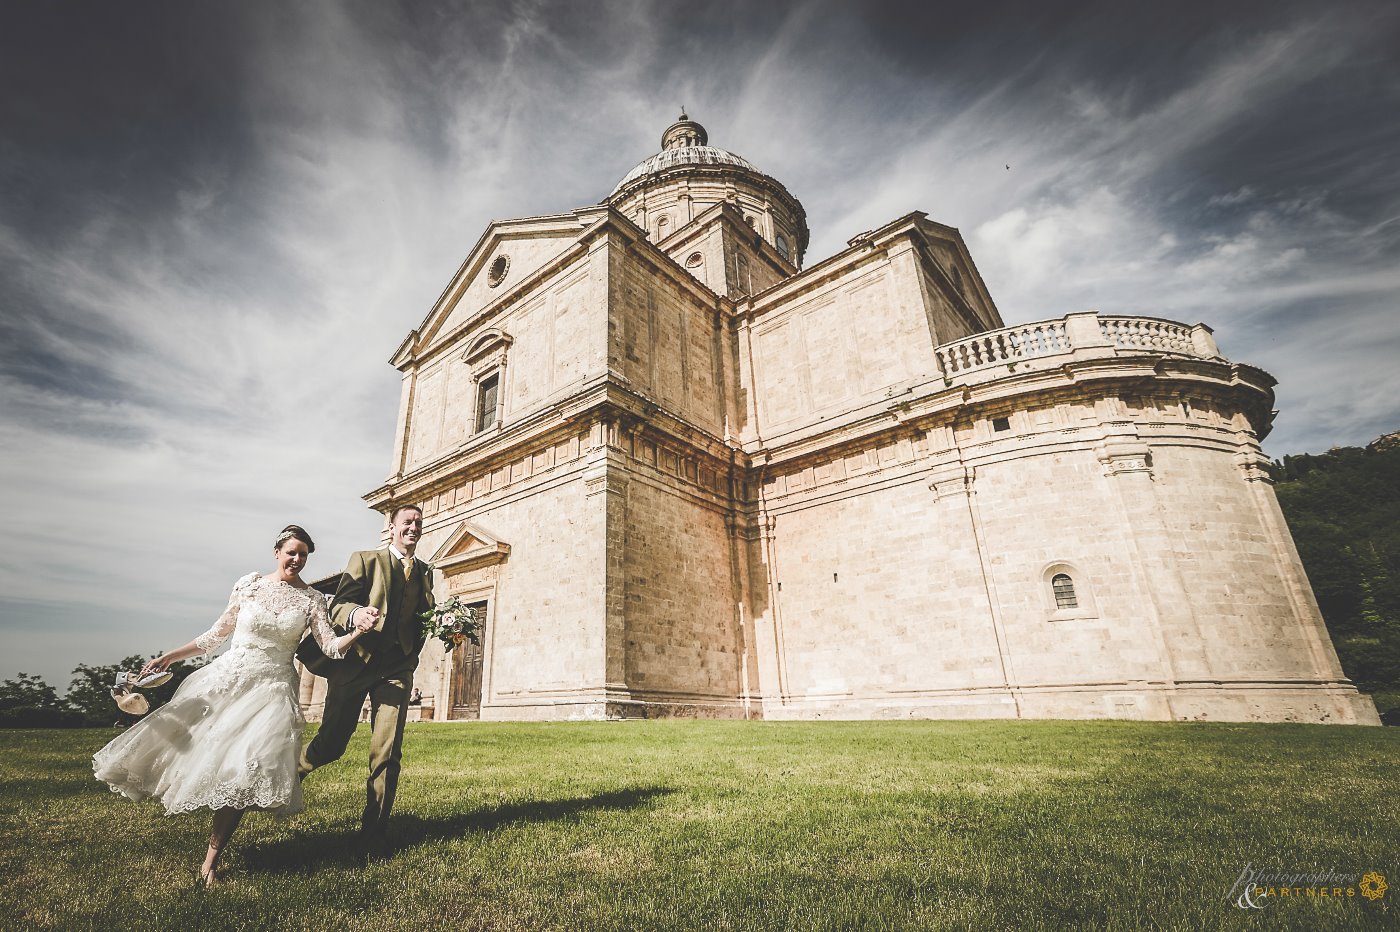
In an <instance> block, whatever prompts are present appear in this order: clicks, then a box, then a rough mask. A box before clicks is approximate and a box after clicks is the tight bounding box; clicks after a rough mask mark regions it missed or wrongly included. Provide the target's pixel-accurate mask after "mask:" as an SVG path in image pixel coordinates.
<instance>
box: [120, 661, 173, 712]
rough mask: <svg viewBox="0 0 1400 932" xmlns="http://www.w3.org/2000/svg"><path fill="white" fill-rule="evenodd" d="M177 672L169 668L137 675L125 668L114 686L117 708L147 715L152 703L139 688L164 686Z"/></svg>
mask: <svg viewBox="0 0 1400 932" xmlns="http://www.w3.org/2000/svg"><path fill="white" fill-rule="evenodd" d="M174 675H175V674H173V673H171V672H170V671H169V670H163V671H160V672H158V673H148V674H147V675H145V676H137V675H136V674H135V673H128V672H126V671H125V670H123V671H121V672H120V673H118V674H117V683H116V685H115V686H113V687H112V698H113V699H115V700H117V708H119V709H121V710H122V711H123V712H127V713H129V714H131V715H145V714H146V713H147V712H149V711H150V709H151V704H150V703H149V702H147V701H146V697H145V696H143V695H141V694H140V693H138V692H134V690H137V689H155V688H156V687H157V686H164V685H165V684H166V683H168V682H170V678H171V677H172V676H174Z"/></svg>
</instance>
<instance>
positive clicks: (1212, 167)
mask: <svg viewBox="0 0 1400 932" xmlns="http://www.w3.org/2000/svg"><path fill="white" fill-rule="evenodd" d="M1398 30H1400V8H1397V7H1396V6H1395V5H1394V4H1381V3H1362V2H1349V3H1333V4H1326V5H1320V4H1315V3H1280V2H1270V3H1259V2H1249V3H1241V2H1232V3H1227V4H1222V3H1211V4H1206V3H1123V2H1111V3H1110V2H1099V3H1045V2H1024V3H1009V2H999V3H942V2H908V3H834V2H828V3H748V2H744V3H738V2H735V3H689V4H679V3H644V2H635V3H575V2H567V3H427V2H402V3H389V2H372V0H361V2H332V0H321V2H298V3H274V2H241V3H199V2H195V3H190V2H180V3H176V2H169V3H154V2H123V3H107V2H90V3H79V4H74V3H32V4H10V5H7V6H5V7H3V8H0V393H3V402H4V403H3V405H0V445H3V447H4V449H5V450H6V451H7V456H6V457H5V458H3V459H2V460H0V488H4V489H5V494H6V498H5V499H4V501H3V506H2V507H3V510H4V511H5V512H6V514H7V515H9V516H10V517H11V518H12V520H14V521H16V522H18V523H19V524H21V525H22V526H24V527H25V528H27V529H32V530H31V531H30V532H28V533H27V535H26V538H25V542H26V544H27V545H28V547H30V548H37V549H38V550H40V551H42V552H44V553H56V554H62V559H61V560H55V561H48V562H46V563H44V565H42V566H35V565H34V561H33V560H32V559H31V558H30V556H29V555H28V554H27V553H20V552H13V553H6V554H0V590H2V591H3V592H4V594H5V601H3V602H0V635H4V634H6V633H7V632H15V631H18V630H20V627H22V626H25V625H28V626H29V627H27V628H25V630H26V634H25V635H24V637H23V638H22V639H21V643H19V644H18V646H17V648H16V650H15V651H14V653H13V655H12V656H11V657H9V658H8V659H7V661H6V664H7V666H6V667H5V669H0V675H9V674H10V673H12V672H13V671H14V670H16V669H22V668H27V669H34V670H37V671H38V672H46V673H50V674H52V675H51V681H53V682H56V683H60V684H61V683H64V682H66V673H67V670H69V669H71V667H72V665H73V663H74V662H79V661H93V662H98V661H103V660H111V659H115V658H116V657H119V656H122V655H124V654H126V653H131V652H132V651H139V650H150V649H153V648H154V647H155V646H157V644H156V643H152V642H158V643H159V644H166V645H168V644H169V643H173V642H175V640H176V639H180V638H187V637H188V636H189V635H190V634H192V633H194V632H195V631H196V630H198V627H199V625H201V624H204V623H205V622H207V619H208V617H212V616H210V615H209V612H211V611H212V612H214V613H217V610H218V609H219V608H221V607H222V604H221V599H222V597H223V596H224V595H225V594H226V592H227V589H228V586H229V585H230V584H231V582H232V580H233V579H235V578H237V577H238V576H241V575H243V574H244V573H246V572H248V571H249V570H251V569H254V568H257V565H256V561H257V558H258V554H261V553H262V552H263V551H264V550H266V532H267V528H268V527H280V526H281V525H283V524H286V523H288V522H289V521H297V522H299V523H303V524H305V525H307V526H308V527H310V528H311V530H312V531H313V533H314V534H315V536H316V537H317V540H318V542H320V543H321V547H320V550H319V552H318V556H322V555H323V556H322V558H323V560H324V562H325V564H326V565H325V566H319V565H318V567H317V571H318V572H319V571H320V570H324V571H325V572H330V571H332V570H334V569H336V567H335V566H333V565H331V564H334V563H336V562H337V560H338V559H339V557H340V555H343V554H344V552H345V551H347V550H349V549H352V548H355V547H358V546H362V545H364V544H365V543H367V542H368V541H369V540H371V539H372V538H373V536H374V533H375V532H376V529H377V526H378V523H377V520H376V519H375V517H374V516H373V515H369V514H367V513H366V512H365V511H364V509H363V505H362V503H361V502H360V501H359V496H360V495H361V494H362V493H364V492H365V491H367V490H368V489H370V488H373V487H374V486H375V485H376V484H378V483H379V482H380V481H381V479H382V477H383V475H384V471H385V468H386V466H387V464H388V459H389V453H388V450H389V446H390V441H391V439H392V438H391V434H392V431H393V426H394V420H395V413H396V409H397V402H398V378H397V373H395V372H394V371H393V370H392V369H390V368H389V367H388V366H386V365H385V364H384V360H385V358H386V357H387V356H388V355H389V353H390V352H392V351H393V348H394V347H395V346H397V345H398V343H399V341H400V340H401V339H402V338H403V335H404V334H405V333H406V332H407V331H408V330H409V329H410V328H412V327H414V326H416V325H417V324H418V322H419V321H420V320H421V319H422V317H423V315H424V314H425V313H426V312H427V310H428V308H429V307H430V306H431V305H432V302H433V301H434V300H435V299H436V298H437V296H438V294H439V293H440V292H441V289H442V287H443V285H444V284H445V282H446V281H447V279H448V277H449V276H450V275H451V274H452V271H453V270H454V269H455V268H456V267H457V265H458V263H460V261H461V259H462V257H463V256H464V255H465V253H466V251H467V250H468V249H469V248H470V247H471V245H472V243H473V242H475V241H476V239H477V237H478V236H479V235H480V234H481V231H482V230H483V228H484V227H485V225H486V223H487V222H488V221H489V220H490V219H491V218H509V217H519V216H527V215H533V214H543V213H554V212H558V211H562V210H567V209H569V208H572V207H577V206H582V205H587V204H593V203H597V202H598V201H599V200H600V199H601V198H603V197H604V196H606V194H607V193H608V191H609V190H611V188H612V186H613V185H614V184H615V183H616V181H617V180H618V179H619V178H620V177H621V176H622V175H623V174H625V173H626V172H627V171H628V170H629V169H630V168H631V167H632V166H633V165H635V164H636V163H637V162H638V161H640V160H641V159H642V158H644V157H646V156H647V155H649V154H651V153H652V152H654V151H655V150H656V148H657V147H658V143H659V136H660V133H661V130H662V129H663V128H664V126H665V125H666V124H667V123H668V122H669V121H670V120H672V119H674V117H675V115H676V112H677V109H678V108H679V107H680V106H682V105H684V106H686V107H687V108H688V109H689V112H690V114H691V115H692V116H693V117H695V118H697V119H699V120H700V121H701V122H703V123H704V124H705V125H706V126H707V127H708V129H709V131H710V137H711V141H712V143H713V144H715V145H718V146H722V147H724V148H728V149H732V150H733V151H735V152H738V153H739V154H741V155H743V156H745V157H746V158H749V159H751V160H752V161H753V162H754V163H755V164H757V165H758V166H759V167H760V168H761V169H763V170H765V171H767V172H769V173H771V174H773V175H774V176H775V177H777V178H778V179H779V180H781V181H782V182H783V183H784V184H785V185H787V187H788V188H789V189H790V190H791V191H792V193H793V194H794V195H796V196H797V197H798V198H799V199H800V200H801V201H802V202H803V204H804V205H805V207H806V209H807V212H808V219H809V224H810V226H811V230H812V249H811V251H810V253H809V264H810V263H813V262H816V261H818V260H820V259H821V258H823V257H825V256H826V255H829V254H831V253H833V252H835V251H837V250H839V249H841V248H843V247H844V245H845V242H846V240H847V239H848V238H850V237H851V236H853V235H854V234H856V233H859V232H860V231H862V230H865V229H870V228H873V227H877V226H879V225H882V224H884V223H886V222H888V221H889V220H891V219H893V218H894V217H897V216H899V215H901V214H904V213H906V212H908V211H910V210H915V209H922V210H926V211H928V212H929V213H930V215H931V216H932V217H933V218H934V219H936V220H939V221H943V222H947V223H950V224H952V225H954V226H957V227H959V228H960V229H961V230H962V231H963V233H964V235H965V236H966V238H967V239H968V242H969V245H970V246H971V248H972V251H973V255H974V257H975V258H976V261H977V262H978V265H979V267H980V269H981V271H982V273H983V276H984V278H985V279H986V280H987V282H988V284H989V286H990V288H991V291H992V293H993V296H994V297H995V298H996V300H997V301H998V304H999V305H1000V307H1001V309H1002V312H1003V315H1004V316H1005V317H1006V319H1007V320H1008V321H1009V322H1013V323H1014V322H1021V321H1027V320H1033V319H1039V318H1045V317H1058V316H1060V315H1062V314H1064V313H1066V312H1068V311H1073V310H1082V309H1086V308H1091V307H1098V308H1102V309H1103V310H1105V311H1108V312H1123V313H1138V314H1148V315H1153V316H1163V317H1170V318H1175V319H1184V320H1188V321H1195V320H1203V321H1205V322H1207V323H1209V324H1211V325H1212V326H1213V327H1215V329H1216V333H1217V337H1218V338H1219V340H1220V343H1221V346H1222V348H1223V349H1224V351H1225V352H1226V353H1227V354H1228V355H1229V356H1230V357H1231V358H1234V359H1238V360H1241V361H1245V362H1250V363H1253V364H1256V365H1259V366H1261V367H1262V368H1265V369H1267V370H1269V371H1270V372H1272V373H1273V374H1274V375H1275V376H1277V377H1278V378H1279V379H1280V385H1279V390H1278V391H1279V402H1278V407H1279V408H1280V410H1281V412H1282V413H1281V414H1280V417H1279V419H1278V425H1277V428H1276V430H1275V433H1274V434H1273V436H1271V437H1270V438H1269V440H1268V445H1269V446H1268V449H1270V450H1271V452H1274V453H1275V454H1281V453H1285V452H1295V451H1300V450H1304V449H1308V450H1318V449H1323V448H1325V447H1327V446H1329V445H1332V444H1335V443H1350V444H1355V443H1365V442H1366V441H1368V440H1370V439H1371V438H1372V437H1373V436H1375V434H1377V433H1379V432H1381V431H1382V430H1387V429H1395V428H1396V427H1400V367H1396V366H1395V365H1394V362H1395V358H1396V353H1397V350H1400V346H1397V330H1400V326H1397V320H1396V317H1397V308H1400V189H1398V188H1397V180H1396V173H1395V170H1394V166H1395V164H1396V162H1397V159H1396V154H1397V149H1400V121H1397V120H1396V119H1395V118H1394V114H1395V113H1396V112H1400V64H1397V62H1400V54H1398V50H1400V39H1398V38H1397V31H1398ZM1007 165H1009V166H1010V169H1009V170H1008V169H1007V167H1006V166H1007ZM114 601H115V602H116V603H118V604H119V609H118V610H115V613H114V614H110V615H109V614H107V613H108V612H110V611H113V610H112V609H111V606H112V603H113V602H114ZM108 618H110V619H113V624H114V625H115V626H117V627H118V628H120V631H119V632H118V633H113V630H112V629H111V628H104V619H108ZM35 619H46V621H45V622H44V624H45V626H46V628H51V629H56V633H54V634H53V636H52V637H49V638H47V639H44V640H43V641H42V643H41V642H40V639H38V638H37V637H35V636H34V633H33V630H32V627H33V624H34V620H35ZM99 629H101V632H102V633H101V635H100V637H99V636H98V633H97V632H98V631H99ZM98 644H101V645H102V647H103V650H104V651H105V653H103V655H102V656H97V655H90V654H83V655H82V656H78V657H76V660H73V661H72V662H70V659H69V658H66V657H63V656H62V655H63V653H64V651H65V650H74V651H76V650H79V649H80V648H83V645H88V646H91V647H92V648H93V649H96V646H97V645H98ZM123 644H126V645H129V646H126V647H123ZM84 649H85V648H84ZM56 658H57V659H56ZM44 664H48V666H47V667H46V666H44Z"/></svg>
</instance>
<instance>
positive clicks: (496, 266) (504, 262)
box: [486, 253, 510, 288]
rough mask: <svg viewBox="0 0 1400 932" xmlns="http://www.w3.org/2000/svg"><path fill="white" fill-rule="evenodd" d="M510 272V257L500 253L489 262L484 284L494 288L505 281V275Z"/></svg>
mask: <svg viewBox="0 0 1400 932" xmlns="http://www.w3.org/2000/svg"><path fill="white" fill-rule="evenodd" d="M509 271H510V256H508V255H506V254H505V253H501V254H500V255H498V256H497V257H496V258H494V259H492V260H491V267H490V268H489V269H487V270H486V284H488V285H490V286H491V287H492V288H495V287H496V286H497V285H499V284H500V283H501V282H503V281H505V280H506V273H507V272H509Z"/></svg>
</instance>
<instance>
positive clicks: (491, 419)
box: [473, 373, 501, 434]
mask: <svg viewBox="0 0 1400 932" xmlns="http://www.w3.org/2000/svg"><path fill="white" fill-rule="evenodd" d="M500 384H501V376H500V373H495V374H493V375H489V376H487V377H486V378H484V379H482V380H481V381H480V382H478V383H477V386H476V430H475V431H473V433H478V434H479V433H481V432H482V431H483V430H485V429H486V428H488V427H494V426H495V424H496V394H497V389H498V388H499V386H500Z"/></svg>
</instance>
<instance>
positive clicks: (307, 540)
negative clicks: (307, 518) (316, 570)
mask: <svg viewBox="0 0 1400 932" xmlns="http://www.w3.org/2000/svg"><path fill="white" fill-rule="evenodd" d="M293 537H295V538H296V539H297V540H299V541H301V542H302V543H303V544H305V545H306V552H307V553H315V552H316V544H315V543H314V542H313V541H312V540H311V535H310V534H308V533H306V528H304V527H302V526H301V525H300V524H289V525H287V526H286V527H284V528H283V529H282V533H281V534H278V535H277V543H275V544H273V545H272V549H273V550H280V549H282V545H283V544H285V543H286V542H287V541H289V540H291V539H292V538H293Z"/></svg>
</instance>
